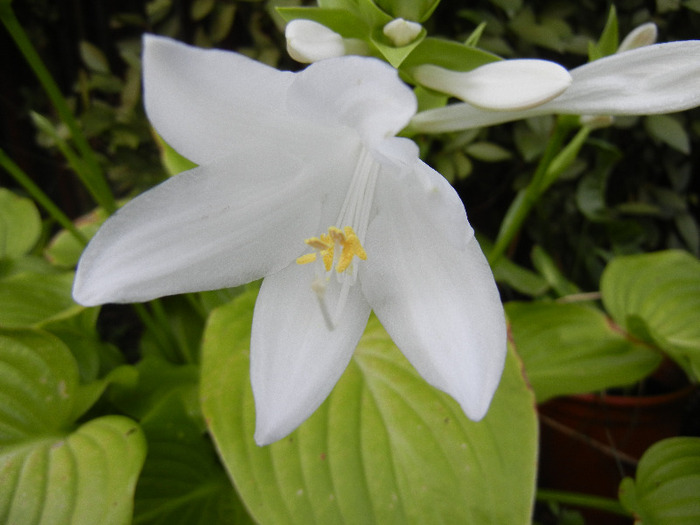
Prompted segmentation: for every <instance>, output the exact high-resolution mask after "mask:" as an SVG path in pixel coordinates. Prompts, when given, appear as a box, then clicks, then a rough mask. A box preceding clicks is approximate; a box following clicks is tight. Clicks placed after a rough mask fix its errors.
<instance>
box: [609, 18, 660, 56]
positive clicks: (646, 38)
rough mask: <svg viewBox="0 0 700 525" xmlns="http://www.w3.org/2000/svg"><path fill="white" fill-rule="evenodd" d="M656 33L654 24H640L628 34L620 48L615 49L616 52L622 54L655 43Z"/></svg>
mask: <svg viewBox="0 0 700 525" xmlns="http://www.w3.org/2000/svg"><path fill="white" fill-rule="evenodd" d="M658 32H659V31H658V29H657V27H656V24H655V23H654V22H648V23H646V24H642V25H641V26H638V27H636V28H635V29H633V30H632V31H630V32H629V34H628V35H627V36H626V37H625V38H624V40H623V41H622V43H621V44H620V47H618V48H617V52H618V53H622V52H624V51H629V50H631V49H637V48H638V47H644V46H650V45H651V44H654V43H656V37H657V35H658Z"/></svg>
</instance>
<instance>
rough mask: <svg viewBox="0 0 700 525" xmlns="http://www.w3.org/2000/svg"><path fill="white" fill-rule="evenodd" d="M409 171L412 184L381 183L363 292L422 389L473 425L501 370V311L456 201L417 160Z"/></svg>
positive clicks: (442, 182) (503, 342) (503, 332)
mask: <svg viewBox="0 0 700 525" xmlns="http://www.w3.org/2000/svg"><path fill="white" fill-rule="evenodd" d="M413 170H414V171H413V173H412V175H413V176H414V178H415V179H416V180H398V181H396V180H393V181H392V180H391V179H388V178H386V177H385V178H384V179H383V181H382V184H378V186H377V192H378V193H377V196H376V199H377V203H378V207H380V209H379V213H378V215H377V216H376V217H375V219H374V221H373V222H372V223H371V225H370V228H369V231H368V233H367V241H366V246H365V248H366V251H367V261H366V263H365V268H364V269H363V272H362V274H360V279H361V281H362V290H363V292H364V294H365V297H366V298H367V301H368V302H369V304H370V305H371V307H372V308H373V310H374V312H375V313H376V315H377V317H378V318H379V320H380V321H381V322H382V324H383V325H384V328H386V330H387V332H388V333H389V335H391V337H392V339H393V340H394V342H395V343H396V344H397V345H398V347H399V348H400V349H401V351H402V352H403V353H404V354H405V355H406V357H407V358H408V360H409V361H410V362H411V363H412V364H413V366H415V367H416V369H417V370H418V372H419V373H420V374H421V375H422V376H423V377H424V378H425V379H426V381H428V382H429V383H430V384H431V385H433V386H435V387H437V388H439V389H440V390H443V391H445V392H447V393H448V394H450V395H451V396H452V397H454V398H455V399H456V400H457V402H458V403H459V404H460V405H461V407H462V409H463V410H464V412H465V413H466V415H467V416H468V417H469V418H471V419H474V420H479V419H481V418H482V417H483V416H484V415H485V414H486V411H487V410H488V406H489V403H490V401H491V398H492V397H493V394H494V392H495V390H496V387H497V386H498V382H499V379H500V375H501V372H502V370H503V363H504V360H505V353H506V329H505V319H504V314H503V308H502V306H501V301H500V297H499V294H498V290H497V288H496V285H495V282H494V279H493V275H492V274H491V270H490V268H489V266H488V263H487V262H486V259H485V257H484V255H483V253H482V252H481V249H480V248H479V245H478V243H477V242H476V240H475V239H474V237H473V233H472V230H471V227H470V226H469V223H468V222H467V217H466V215H465V213H464V208H463V207H462V206H461V202H460V200H459V197H458V196H457V194H456V193H455V192H454V190H453V189H452V188H451V187H450V186H449V184H448V183H447V182H446V181H445V180H444V179H443V178H442V177H441V176H440V175H439V174H437V173H436V172H434V171H432V170H431V169H430V168H428V167H427V166H425V165H424V164H422V163H420V162H419V161H417V162H416V163H415V164H414V167H413ZM458 207H459V208H461V213H460V214H459V216H457V215H456V214H455V213H454V210H455V209H456V208H458ZM455 237H458V238H460V239H461V242H460V243H459V244H456V243H455V242H454V241H453V239H454V238H455Z"/></svg>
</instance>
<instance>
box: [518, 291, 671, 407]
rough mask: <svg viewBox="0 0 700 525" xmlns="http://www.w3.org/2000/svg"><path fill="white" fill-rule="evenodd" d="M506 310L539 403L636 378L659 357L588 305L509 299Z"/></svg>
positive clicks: (650, 368) (627, 382)
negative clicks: (521, 301)
mask: <svg viewBox="0 0 700 525" xmlns="http://www.w3.org/2000/svg"><path fill="white" fill-rule="evenodd" d="M506 314H507V315H508V319H509V321H510V328H511V333H512V337H513V341H514V343H515V346H516V348H517V349H518V353H519V354H520V356H521V357H522V359H523V362H524V363H525V370H526V372H527V376H528V379H529V380H530V384H531V385H532V388H533V389H534V390H535V395H536V396H537V401H538V402H540V403H541V402H543V401H546V400H547V399H551V398H553V397H557V396H561V395H568V394H580V393H585V392H593V391H597V390H603V389H606V388H610V387H617V386H626V385H629V384H632V383H635V382H637V381H639V380H640V379H642V378H643V377H645V376H647V375H648V374H649V373H651V372H652V371H653V370H654V369H655V368H656V367H657V366H658V365H659V363H660V362H661V356H660V355H659V354H658V352H655V351H654V350H652V349H650V348H648V347H646V346H644V345H641V344H639V343H637V342H635V341H634V340H630V339H629V338H627V337H625V334H624V333H623V332H621V331H620V330H619V329H618V328H617V327H615V326H614V325H613V324H612V323H611V322H610V320H609V319H608V318H607V317H606V316H605V315H604V314H603V313H602V312H600V311H599V310H596V309H595V308H592V307H590V306H586V305H582V304H574V303H570V304H562V303H537V302H535V303H519V302H510V303H507V304H506Z"/></svg>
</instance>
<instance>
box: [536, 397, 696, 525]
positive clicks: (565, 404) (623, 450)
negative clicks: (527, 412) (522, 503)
mask: <svg viewBox="0 0 700 525" xmlns="http://www.w3.org/2000/svg"><path fill="white" fill-rule="evenodd" d="M692 390H693V387H692V386H689V387H686V388H683V389H681V390H678V391H675V392H672V393H670V394H664V395H657V396H641V397H632V396H617V395H599V394H582V395H577V396H569V397H562V398H557V399H553V400H551V401H549V402H547V403H544V404H543V405H541V406H540V407H539V412H540V431H541V433H540V471H539V486H540V487H542V488H549V489H556V490H565V491H571V492H582V493H586V494H595V495H599V496H605V497H608V498H613V499H617V491H618V487H619V485H620V481H621V480H622V478H624V477H625V476H634V470H635V466H636V463H637V461H638V460H639V458H640V457H641V456H642V454H643V453H644V451H645V450H646V449H647V448H649V446H651V445H652V444H653V443H655V442H657V441H659V440H661V439H664V438H667V437H672V436H677V435H678V433H679V431H680V428H681V424H682V420H683V409H684V407H685V403H686V400H687V398H688V396H689V395H690V393H691V392H692ZM582 513H583V514H584V517H585V518H586V520H587V522H588V523H594V524H599V525H608V524H611V525H612V524H630V523H632V521H631V520H628V519H626V518H624V517H619V516H615V515H613V514H608V513H603V512H596V511H590V510H585V511H582Z"/></svg>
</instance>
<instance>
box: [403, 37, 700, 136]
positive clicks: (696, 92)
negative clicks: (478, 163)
mask: <svg viewBox="0 0 700 525" xmlns="http://www.w3.org/2000/svg"><path fill="white" fill-rule="evenodd" d="M571 78H572V80H573V81H572V83H571V86H570V87H569V88H567V89H566V90H565V91H564V92H563V93H562V94H561V95H559V96H558V97H556V98H554V99H552V100H550V101H548V102H545V103H544V104H540V105H537V106H534V107H531V108H528V109H518V110H513V111H497V110H486V109H481V108H477V107H476V106H474V105H471V104H466V103H465V104H461V103H460V104H452V105H449V106H446V107H444V108H439V109H433V110H428V111H424V112H422V113H419V114H418V115H416V116H415V117H414V118H413V120H412V121H411V128H412V129H414V130H416V131H420V132H427V133H439V132H444V131H456V130H461V129H468V128H477V127H482V126H491V125H494V124H500V123H502V122H508V121H511V120H518V119H522V118H528V117H534V116H537V115H547V114H570V115H652V114H660V113H671V112H675V111H682V110H686V109H690V108H693V107H695V106H698V105H700V41H697V40H691V41H685V42H672V43H667V44H655V45H650V46H645V47H641V48H637V49H632V50H630V51H626V52H623V53H617V54H615V55H611V56H608V57H605V58H601V59H600V60H596V61H594V62H591V63H589V64H585V65H583V66H581V67H578V68H576V69H574V70H572V71H571ZM544 82H547V80H545V81H544ZM513 87H514V88H515V89H517V86H513Z"/></svg>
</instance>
